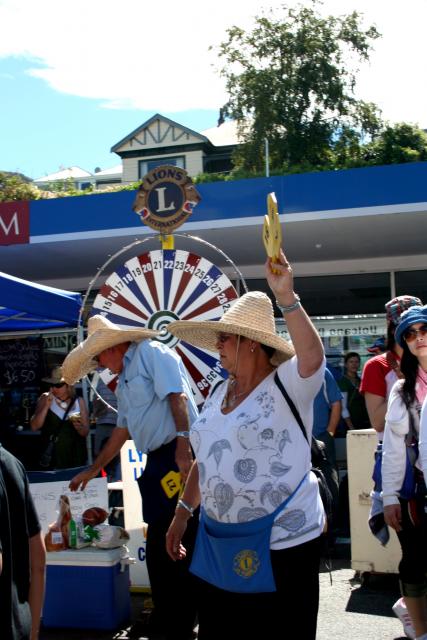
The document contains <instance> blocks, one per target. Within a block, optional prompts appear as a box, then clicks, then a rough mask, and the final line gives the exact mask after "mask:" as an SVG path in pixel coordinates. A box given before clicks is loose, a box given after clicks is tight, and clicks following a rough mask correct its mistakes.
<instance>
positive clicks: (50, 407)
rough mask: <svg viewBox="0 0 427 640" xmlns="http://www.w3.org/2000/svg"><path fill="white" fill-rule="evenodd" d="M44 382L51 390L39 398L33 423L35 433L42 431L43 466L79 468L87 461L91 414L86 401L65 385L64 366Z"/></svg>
mask: <svg viewBox="0 0 427 640" xmlns="http://www.w3.org/2000/svg"><path fill="white" fill-rule="evenodd" d="M43 382H46V383H47V384H48V385H49V387H50V388H49V391H47V392H46V393H42V395H41V396H40V398H39V399H38V401H37V405H36V410H35V412H34V415H33V416H32V418H31V421H30V425H31V429H32V431H39V430H41V435H42V438H41V439H42V451H43V453H42V456H41V458H40V466H41V467H42V468H45V469H68V468H72V467H80V466H81V465H84V464H85V463H86V460H87V447H86V437H87V435H88V433H89V414H88V410H87V407H86V404H85V401H84V400H83V398H77V396H76V392H75V390H74V387H72V386H71V385H69V384H67V383H66V382H65V380H64V377H63V375H62V368H61V367H55V368H54V369H52V371H51V373H50V375H49V376H48V377H46V378H43Z"/></svg>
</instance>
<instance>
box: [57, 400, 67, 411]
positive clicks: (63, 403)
mask: <svg viewBox="0 0 427 640" xmlns="http://www.w3.org/2000/svg"><path fill="white" fill-rule="evenodd" d="M55 401H56V404H57V405H58V407H61V409H66V408H67V407H68V402H67V400H58V398H55Z"/></svg>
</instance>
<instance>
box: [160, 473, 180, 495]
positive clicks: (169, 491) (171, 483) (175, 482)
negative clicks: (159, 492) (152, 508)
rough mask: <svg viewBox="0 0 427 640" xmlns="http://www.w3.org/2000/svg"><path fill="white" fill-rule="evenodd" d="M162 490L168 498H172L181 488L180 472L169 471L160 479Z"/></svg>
mask: <svg viewBox="0 0 427 640" xmlns="http://www.w3.org/2000/svg"><path fill="white" fill-rule="evenodd" d="M160 484H161V485H162V488H163V491H164V492H165V493H166V495H167V497H168V498H173V497H174V496H175V495H176V494H177V493H178V492H179V491H181V488H182V481H181V474H180V473H179V471H169V473H167V474H166V475H165V476H163V478H162V479H161V480H160Z"/></svg>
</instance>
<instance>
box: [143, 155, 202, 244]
mask: <svg viewBox="0 0 427 640" xmlns="http://www.w3.org/2000/svg"><path fill="white" fill-rule="evenodd" d="M199 202H200V195H199V193H198V191H197V189H196V187H195V186H194V184H193V182H192V180H191V178H190V177H189V176H188V175H187V172H186V171H184V169H180V168H179V167H174V166H172V165H163V166H161V167H156V168H155V169H152V170H151V171H150V172H149V173H147V175H146V176H145V177H144V180H143V182H142V184H141V186H140V187H139V189H138V193H137V195H136V198H135V202H134V204H133V207H132V208H133V210H134V211H135V213H137V214H138V215H139V216H140V217H141V221H142V222H144V223H145V224H146V225H148V226H149V227H151V228H152V229H154V230H155V231H159V232H160V233H163V234H169V233H171V232H172V231H174V230H175V229H177V228H178V227H180V226H181V225H182V224H184V222H185V221H186V220H187V218H188V217H189V216H190V214H191V212H192V210H193V207H195V206H196V204H198V203H199Z"/></svg>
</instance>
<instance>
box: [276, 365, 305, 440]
mask: <svg viewBox="0 0 427 640" xmlns="http://www.w3.org/2000/svg"><path fill="white" fill-rule="evenodd" d="M274 382H275V383H276V385H277V386H278V387H279V389H280V391H281V393H282V395H283V397H284V398H285V400H286V402H287V403H288V405H289V409H290V410H291V411H292V414H293V416H294V418H295V420H296V421H297V423H298V426H299V428H300V429H301V431H302V433H303V436H304V438H305V439H306V440H307V444H308V445H309V446H310V443H309V441H308V437H307V431H306V430H305V427H304V423H303V421H302V420H301V416H300V414H299V412H298V409H297V408H296V406H295V404H294V402H293V400H292V399H291V397H290V396H289V394H288V392H287V391H286V389H285V387H284V386H283V384H282V381H281V380H280V378H279V376H278V374H277V371H276V373H275V374H274Z"/></svg>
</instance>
